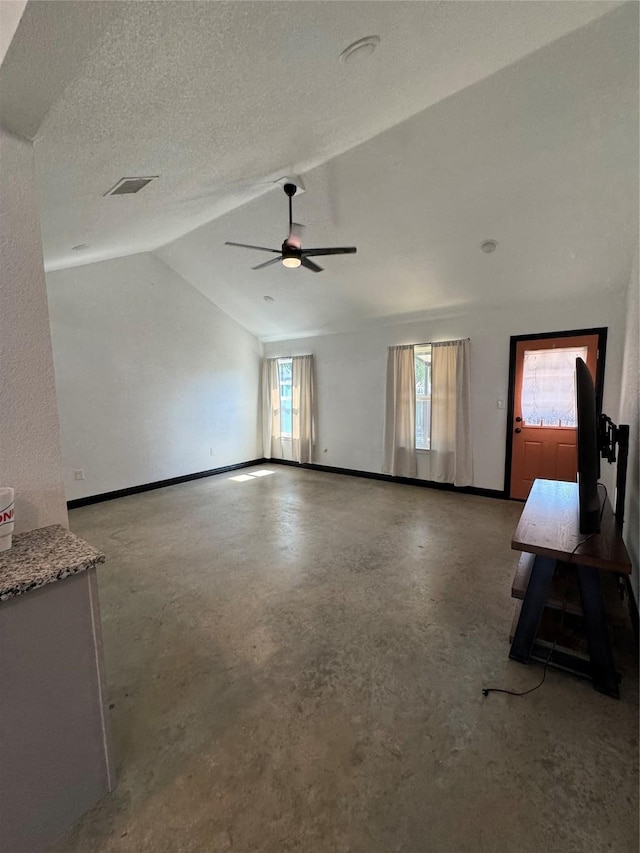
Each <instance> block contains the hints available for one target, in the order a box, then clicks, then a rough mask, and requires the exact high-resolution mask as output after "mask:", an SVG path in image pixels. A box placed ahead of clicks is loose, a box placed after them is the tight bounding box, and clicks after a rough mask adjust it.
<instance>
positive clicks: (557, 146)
mask: <svg viewBox="0 0 640 853" xmlns="http://www.w3.org/2000/svg"><path fill="white" fill-rule="evenodd" d="M58 10H59V11H58ZM603 16H604V17H603ZM579 28H581V29H579ZM637 32H638V23H637V3H627V4H624V5H622V6H621V4H619V3H606V2H571V3H568V2H564V3H562V2H556V0H551V2H543V1H542V0H536V2H520V0H518V2H515V0H514V2H501V3H497V2H483V0H477V1H476V0H473V1H472V2H455V3H454V2H445V3H439V2H424V3H423V2H398V1H397V0H394V2H346V0H341V2H271V0H264V2H257V3H253V2H169V0H165V2H162V3H155V2H136V3H132V2H131V3H127V2H123V3H120V2H106V3H105V2H58V3H48V2H42V1H41V0H30V2H29V4H28V6H27V10H26V12H25V14H24V16H23V19H22V21H21V24H20V27H19V28H18V31H17V34H16V37H15V38H14V41H13V43H12V45H11V48H10V50H9V53H8V55H7V57H6V60H5V63H4V64H3V66H2V68H1V69H0V94H2V98H1V102H0V106H1V108H2V112H1V117H2V120H3V123H4V124H5V126H9V127H10V129H12V130H14V131H16V132H22V134H23V135H35V145H36V162H37V165H38V169H39V173H40V181H41V196H42V231H43V243H44V251H45V261H46V265H47V268H48V269H57V268H62V267H65V266H70V265H73V264H84V263H89V262H92V261H96V260H101V259H105V258H109V257H114V256H119V255H125V254H130V253H134V252H137V251H144V250H149V249H158V254H159V255H160V256H161V257H162V258H163V259H164V260H165V261H166V262H167V263H169V264H170V265H171V266H173V267H174V268H175V269H176V270H177V271H178V272H180V273H181V274H182V275H183V276H184V277H185V278H186V279H187V280H188V281H190V282H191V283H192V284H194V285H195V286H196V287H198V288H199V289H201V290H202V292H203V293H205V294H206V295H207V296H208V297H209V298H211V299H212V300H213V301H214V302H215V303H216V304H218V305H219V306H220V307H221V308H223V310H225V311H227V313H229V314H230V315H231V316H233V317H235V318H236V319H237V320H238V321H239V322H240V323H242V324H243V325H244V326H246V327H247V328H249V329H250V330H251V331H253V332H254V333H255V334H257V335H259V336H262V337H274V336H284V337H286V336H292V335H294V334H312V333H314V332H322V331H333V330H336V329H349V328H355V327H356V326H360V325H363V324H367V323H379V322H380V321H389V320H393V321H401V320H402V319H409V318H410V317H415V316H419V315H420V314H421V313H427V312H433V311H437V310H457V309H461V308H464V307H468V306H469V305H473V304H475V303H476V302H478V301H482V302H483V303H484V304H487V303H489V304H494V303H495V304H498V303H500V302H501V301H504V300H505V299H517V300H520V301H522V300H526V299H527V298H533V296H534V295H535V293H539V294H540V295H546V294H552V295H557V294H558V292H559V291H558V287H560V288H561V289H562V291H563V292H566V293H567V294H573V293H578V292H584V293H587V292H591V291H593V289H594V288H596V287H597V286H603V285H607V283H608V286H610V287H620V286H621V283H620V281H621V278H622V277H623V276H624V268H625V265H626V264H627V257H628V255H629V250H628V246H629V244H630V243H633V241H634V239H635V238H634V237H633V235H632V236H629V233H630V230H631V231H633V228H634V227H636V228H637V225H635V222H636V220H637V97H638V95H637V52H638V38H637ZM369 34H378V35H379V36H380V37H381V45H380V47H379V49H378V50H377V52H376V53H375V54H374V55H373V56H372V57H371V58H370V59H368V60H366V61H364V62H362V63H353V64H350V65H344V64H342V63H340V62H339V61H338V56H339V54H340V52H341V51H342V50H343V49H344V48H345V47H346V46H347V45H348V44H349V43H351V42H353V41H355V40H356V39H358V38H360V37H362V36H364V35H369ZM38 46H40V49H38ZM34 58H35V60H34ZM45 115H46V118H44V121H43V117H44V116H45ZM634 145H635V146H636V149H635V150H634ZM287 174H302V175H303V177H304V181H305V185H306V187H307V192H306V193H305V194H304V195H303V196H301V197H299V199H296V218H297V219H301V220H302V221H303V222H305V223H306V224H307V226H308V228H307V232H306V237H305V239H306V242H307V244H310V243H312V244H314V245H323V244H328V245H335V244H336V243H339V242H341V243H347V244H356V245H357V246H358V254H357V255H355V256H348V257H343V258H327V259H326V260H325V261H324V264H323V265H324V266H325V272H324V273H322V274H321V275H317V276H314V275H313V274H311V273H308V272H306V271H303V270H295V271H288V270H284V269H282V268H281V267H280V266H274V267H271V268H269V269H267V270H265V271H263V272H255V273H254V272H251V271H250V270H249V267H250V266H251V265H252V264H254V263H257V262H258V261H259V260H260V259H261V256H260V255H258V254H257V253H249V252H245V251H243V250H240V249H231V248H229V247H224V246H223V245H222V244H223V242H224V240H227V239H231V240H238V241H241V242H245V241H246V242H257V243H259V244H262V245H274V246H278V245H279V244H280V243H281V242H282V239H283V238H284V236H285V233H284V232H285V230H286V204H285V199H284V195H283V194H282V191H281V190H280V189H274V188H273V184H272V182H273V180H275V179H276V178H278V177H280V176H282V175H287ZM134 175H159V179H158V180H157V181H154V182H153V183H151V184H150V185H149V186H148V187H146V188H145V189H144V190H142V191H141V192H140V194H139V195H134V196H120V197H114V198H104V197H103V193H104V192H105V191H106V190H107V189H109V188H110V187H111V186H112V185H113V184H114V183H115V182H116V181H117V180H118V179H119V178H121V177H123V176H134ZM634 181H635V183H634ZM486 237H494V238H496V239H497V240H498V241H499V243H500V247H499V249H498V251H497V252H496V253H494V254H493V255H483V254H482V253H480V252H479V251H478V249H477V244H478V243H479V242H480V240H482V239H483V238H486ZM172 241H173V242H172ZM83 243H86V244H89V246H90V248H89V249H87V250H86V251H84V252H74V251H72V247H73V246H74V245H77V244H83ZM166 244H169V245H166ZM159 247H164V248H159ZM264 294H270V295H272V296H273V297H274V298H275V299H276V302H275V303H274V304H271V305H267V304H266V303H265V302H264V301H263V300H262V296H263V295H264Z"/></svg>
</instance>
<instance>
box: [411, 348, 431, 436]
mask: <svg viewBox="0 0 640 853" xmlns="http://www.w3.org/2000/svg"><path fill="white" fill-rule="evenodd" d="M413 361H414V370H415V380H416V450H430V449H431V344H417V345H416V346H415V347H414V348H413Z"/></svg>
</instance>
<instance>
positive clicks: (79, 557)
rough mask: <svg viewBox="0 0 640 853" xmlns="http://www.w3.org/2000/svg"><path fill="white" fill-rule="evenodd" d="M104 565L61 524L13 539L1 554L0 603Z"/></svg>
mask: <svg viewBox="0 0 640 853" xmlns="http://www.w3.org/2000/svg"><path fill="white" fill-rule="evenodd" d="M99 563H104V554H102V553H101V552H100V551H98V550H97V549H96V548H94V547H93V546H92V545H89V543H88V542H85V541H84V539H80V537H79V536H76V535H75V533H71V532H70V531H69V530H67V529H66V528H64V527H62V526H61V525H60V524H51V525H50V526H49V527H39V528H38V529H37V530H30V531H29V532H28V533H19V534H18V535H17V536H14V537H13V545H12V547H11V548H9V550H8V551H2V552H0V601H6V600H7V599H8V598H13V597H14V596H16V595H22V593H24V592H29V591H30V590H32V589H37V588H38V587H40V586H45V584H48V583H55V581H59V580H62V579H63V578H66V577H68V576H69V575H74V574H77V573H78V572H85V571H86V570H87V569H91V568H93V567H94V566H97V565H98V564H99Z"/></svg>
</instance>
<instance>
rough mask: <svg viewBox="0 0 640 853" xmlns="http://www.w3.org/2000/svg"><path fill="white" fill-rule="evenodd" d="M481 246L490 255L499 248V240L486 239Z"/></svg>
mask: <svg viewBox="0 0 640 853" xmlns="http://www.w3.org/2000/svg"><path fill="white" fill-rule="evenodd" d="M480 248H481V249H482V251H483V252H484V253H485V254H486V255H490V254H491V252H495V250H496V249H497V248H498V241H497V240H485V241H484V243H480Z"/></svg>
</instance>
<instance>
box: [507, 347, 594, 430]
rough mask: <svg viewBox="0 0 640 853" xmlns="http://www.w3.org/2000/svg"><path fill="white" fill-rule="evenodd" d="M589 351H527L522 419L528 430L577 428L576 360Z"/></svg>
mask: <svg viewBox="0 0 640 853" xmlns="http://www.w3.org/2000/svg"><path fill="white" fill-rule="evenodd" d="M578 356H579V357H580V358H582V359H583V360H584V361H586V360H587V347H566V348H564V347H563V348H554V349H538V350H525V353H524V363H523V368H522V398H521V401H522V419H523V421H524V423H525V424H526V425H527V426H545V427H558V426H563V427H575V426H576V425H577V421H576V390H575V374H576V358H577V357H578Z"/></svg>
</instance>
